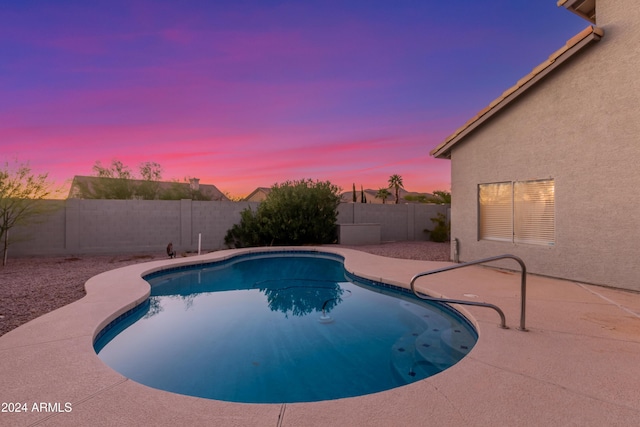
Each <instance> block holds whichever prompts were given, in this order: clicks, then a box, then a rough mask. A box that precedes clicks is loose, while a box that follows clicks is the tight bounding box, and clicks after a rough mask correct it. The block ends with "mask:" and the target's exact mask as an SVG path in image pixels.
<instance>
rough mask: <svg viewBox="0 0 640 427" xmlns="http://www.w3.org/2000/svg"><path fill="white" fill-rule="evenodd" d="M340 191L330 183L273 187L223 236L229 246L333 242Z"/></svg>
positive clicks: (289, 184)
mask: <svg viewBox="0 0 640 427" xmlns="http://www.w3.org/2000/svg"><path fill="white" fill-rule="evenodd" d="M339 190H340V189H339V188H338V187H337V186H335V185H333V184H331V183H330V182H329V181H312V180H310V179H303V180H300V181H286V182H284V183H282V184H275V185H274V186H273V187H271V192H270V193H269V195H268V196H267V198H266V199H265V200H264V201H263V202H262V203H260V205H259V206H258V209H257V210H256V211H255V212H254V211H253V210H251V209H250V208H247V209H245V210H243V211H242V212H241V220H240V223H239V224H235V225H234V226H233V227H232V228H231V229H230V230H229V231H227V235H226V236H225V243H226V244H227V245H228V246H231V247H233V246H235V247H245V246H261V245H268V246H271V245H304V244H323V243H334V242H335V240H336V221H337V218H338V205H339V204H340V196H339V194H338V192H339Z"/></svg>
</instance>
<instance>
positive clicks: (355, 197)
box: [352, 182, 358, 203]
mask: <svg viewBox="0 0 640 427" xmlns="http://www.w3.org/2000/svg"><path fill="white" fill-rule="evenodd" d="M352 195H353V203H355V202H357V201H358V196H356V183H355V182H354V183H353V193H352Z"/></svg>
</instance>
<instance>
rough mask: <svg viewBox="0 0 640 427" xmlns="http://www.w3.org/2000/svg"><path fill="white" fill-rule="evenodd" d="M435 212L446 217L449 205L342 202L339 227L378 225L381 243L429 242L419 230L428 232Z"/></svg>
mask: <svg viewBox="0 0 640 427" xmlns="http://www.w3.org/2000/svg"><path fill="white" fill-rule="evenodd" d="M438 213H442V214H444V215H447V217H448V215H449V205H432V204H413V203H412V204H398V205H396V204H368V203H342V204H340V206H339V207H338V223H339V224H364V223H373V224H380V226H381V229H380V233H381V235H380V239H381V241H383V242H393V241H396V242H401V241H412V240H429V234H428V233H425V232H424V231H423V230H425V229H432V228H433V222H432V221H431V218H435V217H436V216H437V215H438Z"/></svg>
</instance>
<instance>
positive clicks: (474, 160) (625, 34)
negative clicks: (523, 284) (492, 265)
mask: <svg viewBox="0 0 640 427" xmlns="http://www.w3.org/2000/svg"><path fill="white" fill-rule="evenodd" d="M559 13H569V12H567V11H564V10H560V11H559ZM597 19H598V22H597V25H598V26H599V27H601V28H603V29H604V30H605V36H604V38H603V39H602V40H601V41H600V42H597V43H595V44H593V45H591V46H588V47H587V48H586V49H585V50H583V51H582V52H580V53H578V54H577V55H576V56H574V57H573V58H571V59H570V60H569V61H568V62H566V63H565V64H563V65H561V66H560V67H559V68H558V69H556V70H555V71H554V72H552V73H551V74H550V75H549V76H547V77H546V78H545V79H544V80H542V81H541V82H540V83H538V85H537V86H534V87H533V88H532V89H530V90H529V91H528V92H527V93H525V94H524V95H523V96H521V97H520V99H519V100H517V101H515V102H514V103H512V104H511V105H510V106H509V107H507V108H506V109H505V110H504V111H502V112H501V113H499V114H498V115H496V116H495V117H494V118H493V119H491V120H489V121H488V122H487V123H486V124H485V125H483V126H481V127H480V128H479V129H477V130H476V131H475V132H474V133H472V134H471V135H470V136H469V137H467V138H466V139H465V140H464V141H462V142H460V143H458V145H456V146H455V147H454V148H453V150H452V156H451V162H452V172H451V174H452V183H451V190H452V191H451V192H452V237H455V238H458V239H459V240H460V248H459V255H460V260H461V261H470V260H473V259H477V258H482V257H486V256H492V255H497V254H501V253H512V254H515V255H518V256H520V257H522V258H523V259H524V261H525V262H526V264H527V267H528V269H529V271H530V272H533V273H538V274H543V275H549V276H554V277H560V278H566V279H570V280H575V281H580V282H587V283H595V284H602V285H608V286H614V287H622V288H627V289H634V290H638V291H640V261H639V259H640V53H639V52H640V49H639V48H638V46H640V7H638V4H637V0H598V3H597ZM587 24H588V23H587V22H586V21H585V26H586V25H587ZM563 42H564V41H561V40H559V41H558V47H560V46H561V44H562V43H563ZM550 53H551V52H550ZM532 65H535V64H532ZM532 68H533V67H532ZM509 85H510V82H505V89H506V88H507V87H508V86H509ZM487 101H488V102H489V101H491V100H487ZM544 178H553V179H554V180H555V191H556V193H555V194H556V199H555V204H556V244H555V246H553V247H542V246H534V245H523V244H513V243H502V242H491V241H478V239H477V237H478V235H477V224H478V214H477V185H478V184H479V183H487V182H499V181H516V180H530V179H544ZM504 265H505V266H509V265H511V264H504ZM511 266H513V265H511ZM513 267H517V265H515V266H513Z"/></svg>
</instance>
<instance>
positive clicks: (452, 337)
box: [391, 324, 475, 382]
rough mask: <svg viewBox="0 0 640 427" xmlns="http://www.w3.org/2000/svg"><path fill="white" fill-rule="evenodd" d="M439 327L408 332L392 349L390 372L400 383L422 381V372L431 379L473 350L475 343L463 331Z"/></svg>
mask: <svg viewBox="0 0 640 427" xmlns="http://www.w3.org/2000/svg"><path fill="white" fill-rule="evenodd" d="M447 325H448V324H447ZM441 327H443V329H440V328H437V327H433V328H430V329H428V330H426V331H423V332H421V333H418V332H409V333H407V334H405V335H404V336H402V337H401V338H400V339H399V340H398V341H396V343H395V344H394V345H393V346H392V349H391V351H392V358H391V365H392V369H393V370H394V372H395V373H396V375H398V376H399V377H400V378H401V379H402V380H403V381H404V382H412V381H415V380H416V378H415V377H416V376H418V375H419V376H421V377H424V376H425V375H424V374H425V370H426V373H427V375H433V374H436V373H438V372H440V371H442V370H444V369H447V368H448V367H450V366H451V365H452V364H454V363H455V362H457V361H458V360H460V359H462V358H463V357H464V356H465V355H466V354H467V353H468V352H469V351H470V350H471V348H472V347H473V346H474V344H475V340H474V339H473V337H471V336H469V334H468V333H466V331H464V330H463V329H457V328H451V327H446V326H441Z"/></svg>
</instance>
